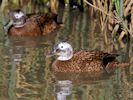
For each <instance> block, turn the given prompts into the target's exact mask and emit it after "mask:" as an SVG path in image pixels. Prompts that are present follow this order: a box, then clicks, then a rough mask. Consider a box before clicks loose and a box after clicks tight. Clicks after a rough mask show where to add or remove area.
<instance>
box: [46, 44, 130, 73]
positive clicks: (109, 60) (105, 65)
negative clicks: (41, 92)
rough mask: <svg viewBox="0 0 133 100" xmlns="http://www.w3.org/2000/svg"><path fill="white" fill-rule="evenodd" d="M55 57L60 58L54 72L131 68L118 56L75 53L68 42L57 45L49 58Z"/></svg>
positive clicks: (88, 71) (93, 71)
mask: <svg viewBox="0 0 133 100" xmlns="http://www.w3.org/2000/svg"><path fill="white" fill-rule="evenodd" d="M53 55H57V56H58V57H57V60H55V61H54V62H53V65H52V69H53V70H54V72H75V73H80V72H87V73H95V72H96V73H97V72H104V71H106V72H110V70H112V69H115V68H117V67H125V66H129V63H126V62H119V61H118V60H117V59H116V57H117V56H118V54H110V53H104V52H102V51H86V50H81V51H77V52H73V48H72V46H71V45H70V44H69V43H67V42H60V43H58V44H56V45H55V46H54V50H53V51H52V52H51V53H50V54H49V55H48V56H53Z"/></svg>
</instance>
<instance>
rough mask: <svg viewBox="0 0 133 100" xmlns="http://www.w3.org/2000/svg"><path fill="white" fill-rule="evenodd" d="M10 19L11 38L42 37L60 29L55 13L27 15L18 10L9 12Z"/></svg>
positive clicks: (8, 30)
mask: <svg viewBox="0 0 133 100" xmlns="http://www.w3.org/2000/svg"><path fill="white" fill-rule="evenodd" d="M9 17H10V25H9V28H8V29H7V33H8V35H9V36H41V35H46V34H49V33H51V32H53V31H54V30H56V29H58V28H59V27H60V23H58V22H57V14H55V13H38V14H25V13H24V12H23V11H22V10H20V9H16V10H12V11H10V12H9Z"/></svg>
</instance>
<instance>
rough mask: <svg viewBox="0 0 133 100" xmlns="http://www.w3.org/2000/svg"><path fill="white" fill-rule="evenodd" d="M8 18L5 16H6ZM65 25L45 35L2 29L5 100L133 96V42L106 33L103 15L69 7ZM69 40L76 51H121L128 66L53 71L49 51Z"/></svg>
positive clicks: (0, 91) (0, 90) (0, 81)
mask: <svg viewBox="0 0 133 100" xmlns="http://www.w3.org/2000/svg"><path fill="white" fill-rule="evenodd" d="M1 22H2V19H1ZM63 22H64V26H63V27H62V28H61V29H59V30H57V31H56V32H53V33H51V34H49V35H48V36H43V37H14V38H9V37H7V36H6V35H5V34H6V33H5V32H4V30H3V28H2V23H1V28H0V34H1V37H0V55H1V56H0V100H132V99H133V64H132V62H133V57H132V56H133V45H132V40H131V42H118V41H116V40H115V39H112V38H111V37H110V33H107V34H103V33H102V32H101V29H100V23H99V19H98V18H97V17H95V16H92V15H91V14H90V10H89V11H88V10H87V11H85V12H84V13H81V12H78V11H76V10H72V11H69V10H68V9H65V11H64V16H63ZM61 40H65V41H68V42H69V43H71V44H72V46H73V48H74V50H80V49H87V50H101V51H104V52H109V53H118V54H120V56H119V57H118V59H119V60H120V61H129V62H130V63H131V65H130V66H129V67H127V68H118V69H117V70H116V71H115V72H114V73H113V74H103V75H101V76H95V75H94V76H93V75H87V73H83V74H60V75H55V74H54V73H52V70H51V65H52V62H53V61H54V59H55V58H54V57H53V58H47V57H46V55H47V53H48V52H50V51H51V50H52V47H53V45H54V44H55V43H57V42H59V41H61Z"/></svg>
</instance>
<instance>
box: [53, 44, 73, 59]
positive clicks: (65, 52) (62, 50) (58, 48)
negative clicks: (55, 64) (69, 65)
mask: <svg viewBox="0 0 133 100" xmlns="http://www.w3.org/2000/svg"><path fill="white" fill-rule="evenodd" d="M51 54H52V55H57V56H58V58H57V59H58V60H61V61H66V60H70V59H71V58H72V57H73V48H72V46H71V45H70V44H69V43H67V42H60V43H58V44H56V45H55V46H54V48H53V52H52V53H51Z"/></svg>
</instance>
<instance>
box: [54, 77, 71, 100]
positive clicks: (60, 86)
mask: <svg viewBox="0 0 133 100" xmlns="http://www.w3.org/2000/svg"><path fill="white" fill-rule="evenodd" d="M71 91H72V82H71V81H69V80H61V81H57V84H56V86H55V92H56V100H67V99H66V98H67V96H69V95H71Z"/></svg>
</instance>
